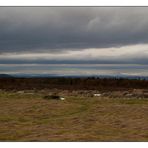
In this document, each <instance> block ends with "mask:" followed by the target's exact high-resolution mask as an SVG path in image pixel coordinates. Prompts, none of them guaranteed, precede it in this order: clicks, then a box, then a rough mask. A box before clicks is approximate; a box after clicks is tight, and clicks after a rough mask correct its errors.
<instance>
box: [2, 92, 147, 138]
mask: <svg viewBox="0 0 148 148" xmlns="http://www.w3.org/2000/svg"><path fill="white" fill-rule="evenodd" d="M43 97H44V94H43V93H41V92H37V93H32V94H31V93H30V94H29V93H28V94H27V93H26V94H25V93H15V92H4V91H1V92H0V141H148V99H146V98H145V99H136V98H135V99H134V98H130V99H128V98H108V97H101V98H99V97H83V96H71V95H69V96H64V97H65V98H66V100H65V101H60V100H45V99H43Z"/></svg>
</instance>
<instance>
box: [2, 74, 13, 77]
mask: <svg viewBox="0 0 148 148" xmlns="http://www.w3.org/2000/svg"><path fill="white" fill-rule="evenodd" d="M0 78H13V76H11V75H8V74H0Z"/></svg>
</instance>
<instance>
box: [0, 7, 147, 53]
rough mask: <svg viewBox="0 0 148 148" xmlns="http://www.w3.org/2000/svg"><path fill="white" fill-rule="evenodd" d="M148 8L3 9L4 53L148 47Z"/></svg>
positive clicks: (0, 27) (0, 26) (0, 33)
mask: <svg viewBox="0 0 148 148" xmlns="http://www.w3.org/2000/svg"><path fill="white" fill-rule="evenodd" d="M147 16H148V8H147V7H144V8H143V7H135V8H134V7H88V8H87V7H1V8H0V52H22V51H27V52H30V51H41V52H43V51H48V52H57V51H58V52H62V51H65V50H78V49H86V48H107V47H120V46H125V45H132V44H139V43H140V44H142V43H148V17H147Z"/></svg>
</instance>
